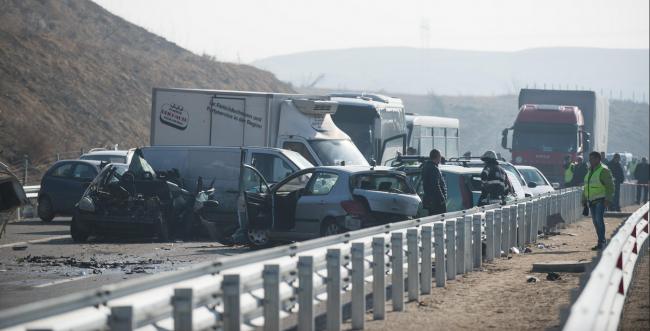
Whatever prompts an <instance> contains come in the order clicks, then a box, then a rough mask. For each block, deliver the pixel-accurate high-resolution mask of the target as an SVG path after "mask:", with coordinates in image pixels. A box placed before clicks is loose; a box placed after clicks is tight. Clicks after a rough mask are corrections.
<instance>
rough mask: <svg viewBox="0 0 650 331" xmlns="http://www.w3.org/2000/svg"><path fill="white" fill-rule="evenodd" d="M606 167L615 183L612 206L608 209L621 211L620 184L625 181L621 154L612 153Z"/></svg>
mask: <svg viewBox="0 0 650 331" xmlns="http://www.w3.org/2000/svg"><path fill="white" fill-rule="evenodd" d="M607 167H608V168H609V170H610V171H611V172H612V176H614V183H615V184H616V190H615V191H614V199H612V206H611V207H610V208H609V209H610V210H611V211H621V184H623V182H624V181H625V170H624V169H623V165H622V164H621V154H618V153H616V154H614V157H613V158H612V161H611V162H609V164H608V165H607Z"/></svg>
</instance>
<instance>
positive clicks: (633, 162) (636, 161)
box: [627, 156, 639, 179]
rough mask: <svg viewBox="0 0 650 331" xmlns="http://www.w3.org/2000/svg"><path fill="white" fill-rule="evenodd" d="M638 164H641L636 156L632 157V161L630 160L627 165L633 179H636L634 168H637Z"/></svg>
mask: <svg viewBox="0 0 650 331" xmlns="http://www.w3.org/2000/svg"><path fill="white" fill-rule="evenodd" d="M637 164H639V159H637V158H636V156H635V157H633V158H632V161H630V163H629V164H628V166H627V170H628V171H629V173H630V178H631V179H635V178H634V169H636V165H637Z"/></svg>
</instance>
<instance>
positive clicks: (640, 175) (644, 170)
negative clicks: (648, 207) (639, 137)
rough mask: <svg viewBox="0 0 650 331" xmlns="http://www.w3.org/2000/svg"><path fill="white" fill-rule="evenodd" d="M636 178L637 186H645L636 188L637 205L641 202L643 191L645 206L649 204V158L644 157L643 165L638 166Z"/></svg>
mask: <svg viewBox="0 0 650 331" xmlns="http://www.w3.org/2000/svg"><path fill="white" fill-rule="evenodd" d="M634 178H635V179H636V183H637V184H644V185H638V186H637V187H636V204H637V205H638V204H640V202H641V190H643V204H645V203H646V202H648V182H650V180H649V179H650V165H648V158H647V157H645V156H644V157H642V158H641V163H639V164H637V165H636V168H635V169H634Z"/></svg>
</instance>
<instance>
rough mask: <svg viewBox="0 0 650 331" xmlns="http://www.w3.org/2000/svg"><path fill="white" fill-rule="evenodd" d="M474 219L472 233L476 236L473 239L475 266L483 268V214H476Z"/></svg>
mask: <svg viewBox="0 0 650 331" xmlns="http://www.w3.org/2000/svg"><path fill="white" fill-rule="evenodd" d="M473 219H474V228H473V229H472V234H473V237H474V240H473V246H472V248H473V250H472V254H473V256H474V265H473V267H474V268H478V269H480V268H481V265H482V263H481V262H482V259H483V238H482V236H481V235H482V233H481V223H482V221H483V216H482V215H481V214H475V215H474V216H473Z"/></svg>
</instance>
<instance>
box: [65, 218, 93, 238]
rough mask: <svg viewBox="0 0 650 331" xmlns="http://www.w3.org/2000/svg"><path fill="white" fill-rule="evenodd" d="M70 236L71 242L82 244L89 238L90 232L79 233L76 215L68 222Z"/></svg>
mask: <svg viewBox="0 0 650 331" xmlns="http://www.w3.org/2000/svg"><path fill="white" fill-rule="evenodd" d="M70 236H71V237H72V240H74V241H82V242H83V241H86V240H88V237H89V236H90V232H84V231H80V230H79V228H78V227H77V215H76V214H75V215H74V216H72V220H71V221H70Z"/></svg>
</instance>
